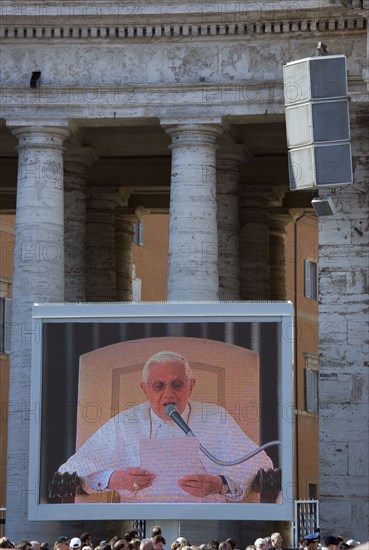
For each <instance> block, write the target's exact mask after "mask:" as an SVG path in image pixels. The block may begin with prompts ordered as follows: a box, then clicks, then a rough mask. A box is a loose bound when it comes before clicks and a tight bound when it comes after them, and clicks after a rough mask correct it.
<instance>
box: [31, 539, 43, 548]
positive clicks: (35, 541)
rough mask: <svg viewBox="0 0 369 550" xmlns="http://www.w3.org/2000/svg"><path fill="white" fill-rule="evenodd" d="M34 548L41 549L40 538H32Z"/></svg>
mask: <svg viewBox="0 0 369 550" xmlns="http://www.w3.org/2000/svg"><path fill="white" fill-rule="evenodd" d="M31 544H32V550H40V546H41V545H40V543H39V542H38V540H31Z"/></svg>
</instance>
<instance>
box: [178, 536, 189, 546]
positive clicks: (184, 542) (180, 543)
mask: <svg viewBox="0 0 369 550" xmlns="http://www.w3.org/2000/svg"><path fill="white" fill-rule="evenodd" d="M176 543H177V548H184V547H185V546H188V540H187V539H185V538H184V537H178V538H177V539H176Z"/></svg>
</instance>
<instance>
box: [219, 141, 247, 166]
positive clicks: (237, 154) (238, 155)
mask: <svg viewBox="0 0 369 550" xmlns="http://www.w3.org/2000/svg"><path fill="white" fill-rule="evenodd" d="M251 157H252V154H251V153H250V151H248V149H247V148H246V147H245V146H244V145H241V144H234V145H222V146H221V147H219V148H218V150H217V165H219V166H220V167H221V166H222V165H223V164H234V165H240V164H242V163H244V162H247V161H248V159H250V158H251Z"/></svg>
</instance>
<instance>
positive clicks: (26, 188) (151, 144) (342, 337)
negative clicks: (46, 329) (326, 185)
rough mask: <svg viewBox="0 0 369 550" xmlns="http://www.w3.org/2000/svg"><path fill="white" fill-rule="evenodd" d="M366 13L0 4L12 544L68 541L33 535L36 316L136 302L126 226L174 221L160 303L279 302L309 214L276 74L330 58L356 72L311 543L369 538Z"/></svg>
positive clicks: (314, 7)
mask: <svg viewBox="0 0 369 550" xmlns="http://www.w3.org/2000/svg"><path fill="white" fill-rule="evenodd" d="M368 8H369V2H368V1H367V0H363V1H357V0H352V1H347V2H339V1H337V2H336V1H334V2H331V1H330V0H294V1H289V0H286V1H284V2H277V1H272V0H266V1H264V2H262V3H261V2H241V3H239V2H232V3H228V2H221V1H218V0H216V1H214V2H211V3H200V2H197V1H194V0H188V1H187V2H182V1H180V0H171V1H170V2H161V1H158V2H141V1H139V2H135V3H132V2H125V1H123V2H113V1H107V2H89V3H87V4H86V3H85V2H81V1H79V0H72V1H70V0H60V1H59V2H47V3H44V2H41V1H37V0H26V1H24V0H23V1H21V0H6V1H4V2H3V3H2V5H1V8H0V9H1V12H2V23H1V26H0V40H1V45H2V61H1V69H2V86H1V100H2V114H1V117H2V125H1V126H0V138H1V142H2V148H1V158H0V163H1V164H2V169H3V175H4V178H3V181H4V184H2V185H3V187H2V189H1V193H2V199H3V203H2V204H3V208H4V209H5V210H7V211H15V210H16V216H17V222H16V244H15V271H14V293H13V298H14V309H13V323H14V327H16V328H17V330H14V331H13V343H12V349H13V351H12V358H11V371H10V395H11V404H10V417H9V445H8V499H7V529H8V531H9V533H8V535H9V536H10V537H12V538H13V539H15V540H18V539H20V538H24V537H26V538H27V537H29V536H31V535H32V533H34V531H35V529H36V528H37V531H38V532H39V533H40V535H39V537H40V538H43V539H44V538H49V539H50V540H52V537H53V536H54V535H57V534H60V533H59V526H58V525H56V524H55V525H54V524H39V525H35V524H32V525H31V524H30V523H29V522H28V521H27V518H26V516H27V502H26V500H27V499H26V496H27V494H28V493H29V491H34V490H35V488H34V487H29V486H28V446H29V441H28V439H29V436H28V427H29V415H30V414H33V411H32V409H31V408H30V403H29V390H30V363H31V337H30V336H31V335H30V329H29V322H30V315H31V304H32V303H33V302H35V301H37V302H40V301H42V302H48V301H50V302H55V301H63V300H64V299H65V297H67V299H71V300H74V299H78V300H79V299H82V300H83V299H84V296H86V299H88V300H91V299H93V300H101V301H111V300H116V299H124V297H126V298H127V299H130V296H131V287H130V285H129V284H125V282H124V281H123V279H124V278H126V277H127V273H128V274H129V273H131V266H130V264H131V261H132V254H131V250H130V249H129V246H128V245H129V243H128V241H129V229H128V228H127V218H126V219H125V220H124V214H126V215H127V216H128V219H129V220H131V218H130V216H132V215H133V216H134V215H136V212H137V209H138V208H140V207H141V208H142V207H144V208H145V209H147V211H150V212H153V213H155V212H165V211H168V209H169V212H170V234H169V272H168V281H169V284H168V298H169V299H171V300H178V299H188V300H195V299H203V300H205V299H207V300H217V299H218V298H219V297H221V298H224V299H229V298H230V297H231V298H232V299H233V297H240V298H241V299H253V300H257V299H262V300H265V299H283V298H285V295H284V294H285V292H286V283H285V274H284V269H283V261H282V262H281V251H282V250H283V242H284V239H285V235H284V231H285V230H284V226H285V223H286V221H287V220H288V219H289V217H291V218H294V217H296V215H298V214H299V213H303V212H311V204H310V201H311V198H312V194H311V193H309V192H304V193H301V192H297V193H291V192H290V191H289V186H288V170H287V147H286V137H285V126H284V101H283V84H282V66H283V65H284V64H285V63H287V62H289V61H292V60H294V59H299V58H305V57H309V56H310V55H312V54H313V53H314V52H315V49H316V44H317V42H318V41H322V42H325V43H327V44H328V47H329V51H330V53H332V54H334V53H337V54H345V55H346V57H347V60H348V76H349V91H350V96H351V126H352V137H353V157H354V170H355V183H354V185H352V186H350V187H348V188H343V189H342V190H338V191H337V192H336V193H335V194H334V200H335V202H336V206H337V210H338V214H337V215H336V216H335V217H334V218H327V219H322V220H321V221H320V226H319V246H320V249H319V282H320V290H319V292H320V294H319V304H320V305H319V326H320V329H319V330H320V334H319V346H320V357H319V369H320V417H321V425H320V438H321V446H320V448H321V486H320V495H321V501H322V511H321V529H322V531H325V530H328V529H329V531H331V532H332V531H333V532H337V531H338V532H339V533H340V534H343V535H344V536H346V535H347V538H348V537H349V536H350V537H351V536H354V537H355V538H357V539H359V540H365V539H368V538H369V533H368V529H369V527H368V521H367V518H368V517H369V510H368V506H369V504H368V490H367V489H368V453H367V447H368V421H369V413H368V384H369V373H368V286H367V285H368V280H367V277H368V190H367V185H366V182H367V177H368V166H367V164H368V162H367V157H368V152H367V141H368V140H367V130H368V120H367V114H366V113H367V107H368V92H367V79H368V59H367V9H368ZM34 72H41V76H40V79H39V80H38V81H37V83H36V84H35V87H30V79H31V76H32V73H34ZM217 151H218V153H217ZM230 151H231V152H233V153H232V154H233V155H234V154H235V151H236V152H237V159H235V157H234V156H233V161H234V162H233V165H232V166H230V164H229V162H230V161H229V156H228V157H227V156H224V155H227V154H228V153H229V152H230ZM240 152H241V153H242V155H241V156H240ZM227 158H228V160H227ZM227 162H228V165H227V164H226V163H227ZM225 166H228V168H225ZM222 173H223V176H222ZM224 173H226V177H224ZM17 182H18V183H17ZM63 183H64V192H63ZM226 185H228V188H225V187H224V186H226ZM322 194H323V193H322ZM169 196H170V198H169ZM231 197H232V200H231ZM15 198H16V201H17V202H15ZM217 203H218V208H217ZM227 204H228V206H227ZM227 208H228V209H233V211H232V212H227ZM217 210H218V211H217ZM237 210H238V211H237ZM226 214H228V215H226ZM66 224H68V229H67V230H66V231H65V232H64V226H65V225H66ZM238 225H239V231H238V230H237V226H238ZM235 228H236V229H235ZM116 235H120V236H121V238H120V239H119V242H118V245H117V240H116ZM127 235H128V237H127ZM84 239H85V242H84ZM237 241H238V242H237ZM76 243H77V245H76ZM237 250H238V251H239V257H238V258H236V259H235V260H234V262H232V268H233V269H232V273H231V277H230V278H231V281H230V282H231V286H230V288H226V287H225V284H224V273H225V272H226V271H227V270H228V269H229V267H228V266H227V258H229V257H234V255H235V254H236V251H237ZM127 264H128V267H127ZM285 265H286V262H284V266H285ZM238 274H239V275H238ZM238 277H239V280H237V278H238ZM117 278H118V281H117ZM70 281H73V285H74V286H71V285H70V284H69V283H70ZM65 289H67V292H68V293H69V294H68V295H66V291H65ZM23 329H24V330H23ZM219 532H220V531H219ZM41 534H42V536H41Z"/></svg>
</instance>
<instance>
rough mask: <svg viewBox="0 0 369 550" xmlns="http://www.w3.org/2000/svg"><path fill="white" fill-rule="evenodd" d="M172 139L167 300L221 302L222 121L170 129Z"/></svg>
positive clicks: (183, 125)
mask: <svg viewBox="0 0 369 550" xmlns="http://www.w3.org/2000/svg"><path fill="white" fill-rule="evenodd" d="M166 131H167V133H168V134H169V135H170V137H171V138H172V145H171V146H170V148H171V150H172V177H171V189H170V223H169V265H168V300H218V297H219V276H218V232H217V215H216V158H215V153H216V145H215V141H216V139H217V137H218V136H220V135H221V133H222V127H221V126H220V125H218V124H181V125H174V126H167V127H166Z"/></svg>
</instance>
